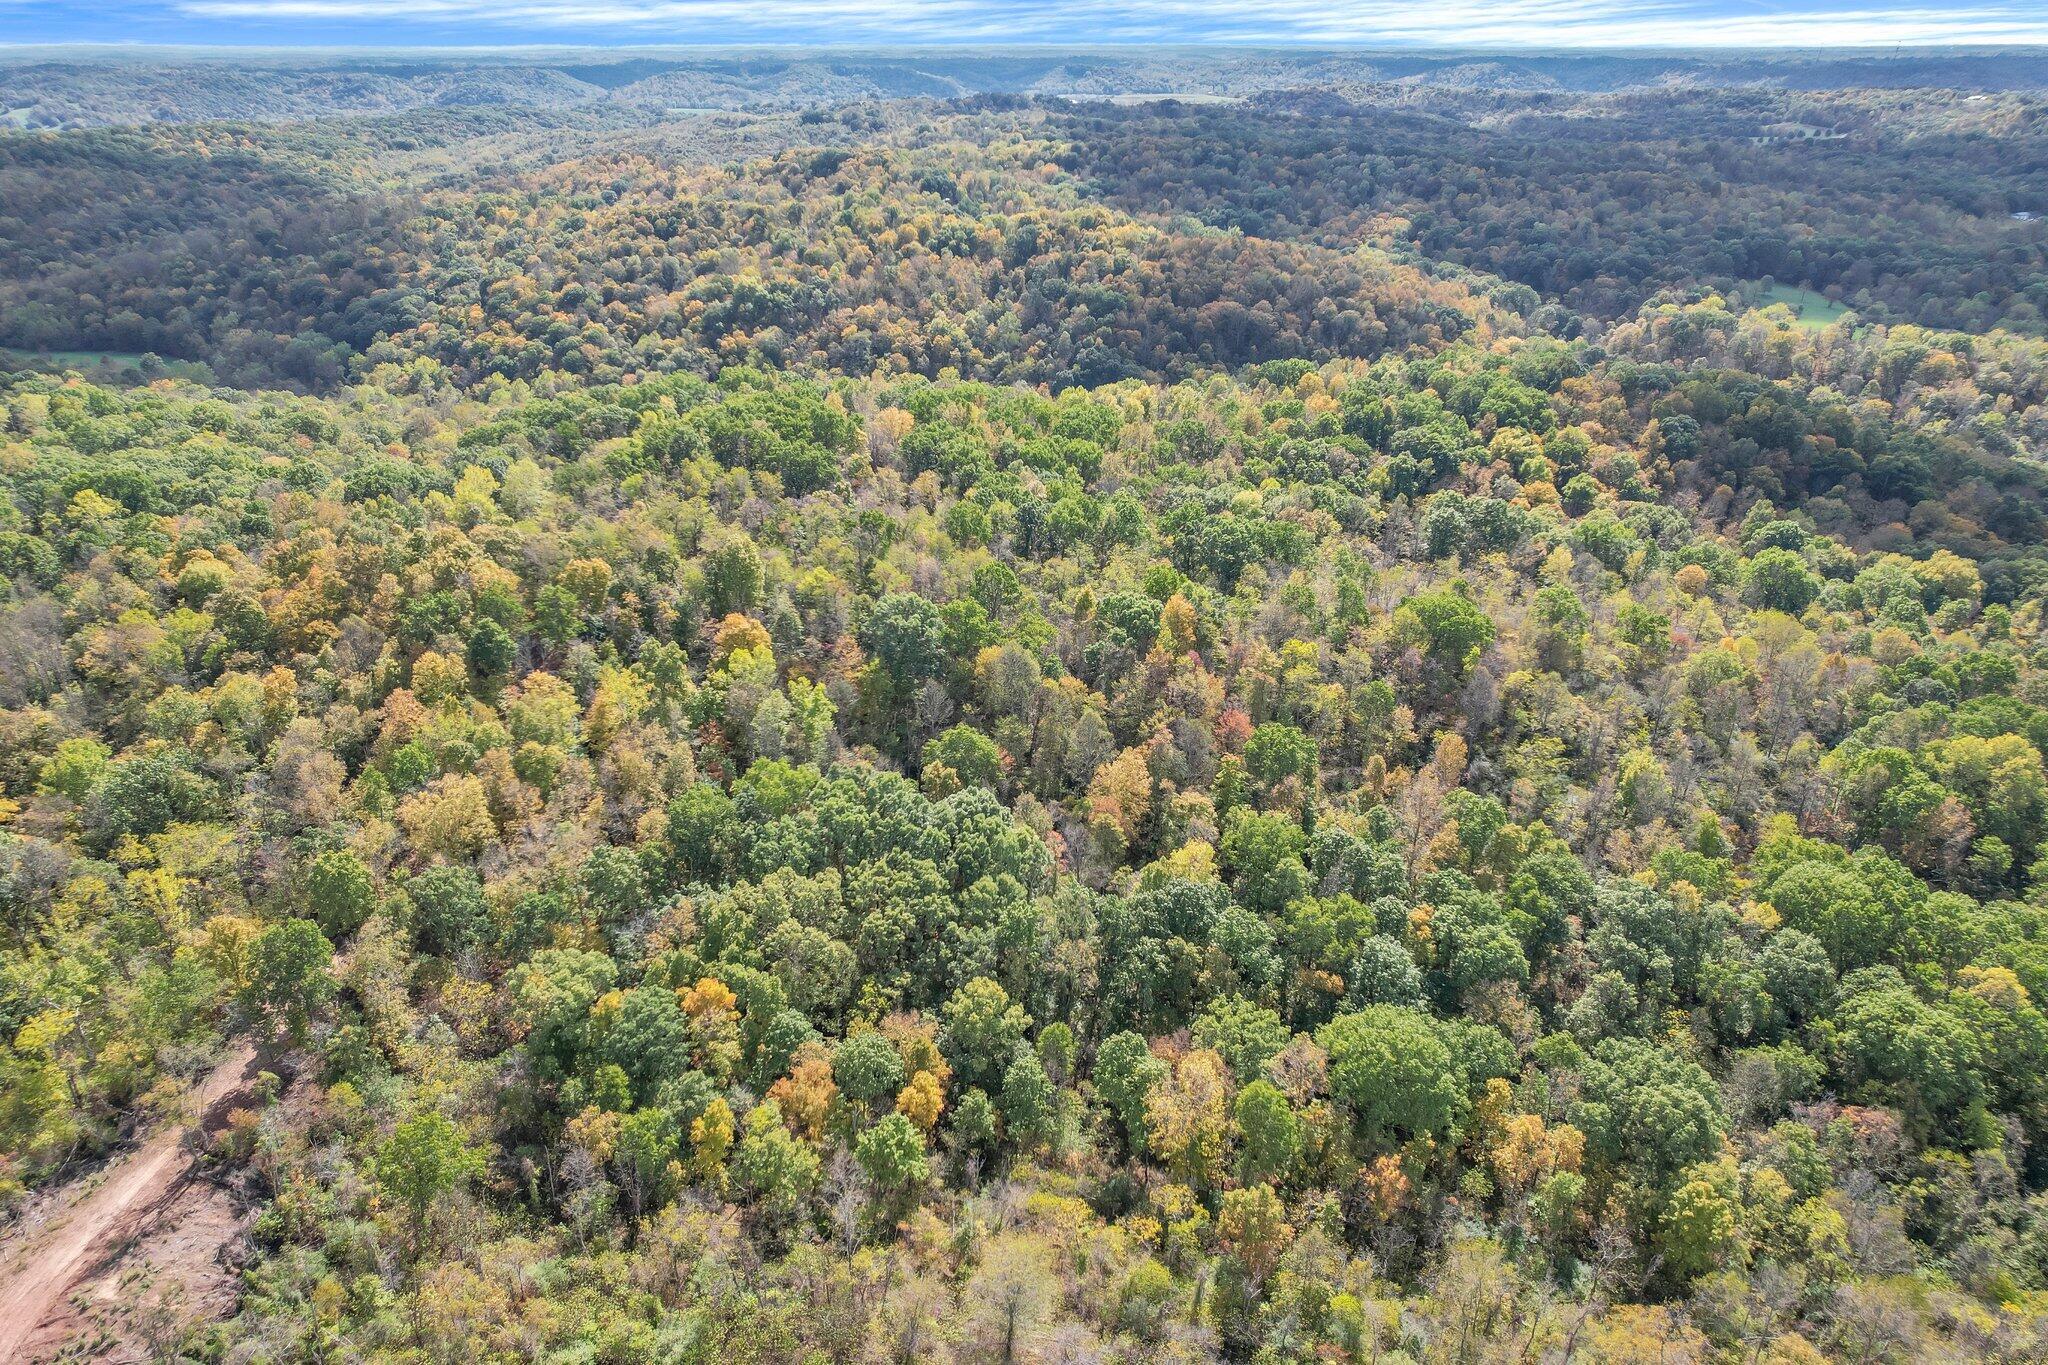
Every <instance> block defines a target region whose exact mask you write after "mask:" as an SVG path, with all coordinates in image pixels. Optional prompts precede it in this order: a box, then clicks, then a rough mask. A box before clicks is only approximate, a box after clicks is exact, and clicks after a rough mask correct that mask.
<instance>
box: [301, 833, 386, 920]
mask: <svg viewBox="0 0 2048 1365" xmlns="http://www.w3.org/2000/svg"><path fill="white" fill-rule="evenodd" d="M376 905H377V891H376V887H375V885H374V884H373V883H372V882H371V880H370V869H369V868H367V867H364V866H363V860H362V859H360V858H358V857H356V855H355V854H353V853H350V852H349V851H348V850H347V849H341V848H335V849H329V850H328V851H327V852H325V853H322V854H321V855H320V856H319V857H317V858H315V859H313V861H312V862H311V863H310V864H308V865H307V868H306V908H307V909H308V910H311V911H312V912H313V918H314V919H315V920H316V921H317V922H318V923H319V925H320V928H321V930H322V932H324V933H326V934H327V935H328V936H329V937H330V938H344V937H346V936H347V935H349V934H353V933H354V932H355V931H356V930H357V929H359V928H361V927H362V923H363V921H364V920H366V919H368V918H369V917H370V911H372V910H373V909H375V908H376Z"/></svg>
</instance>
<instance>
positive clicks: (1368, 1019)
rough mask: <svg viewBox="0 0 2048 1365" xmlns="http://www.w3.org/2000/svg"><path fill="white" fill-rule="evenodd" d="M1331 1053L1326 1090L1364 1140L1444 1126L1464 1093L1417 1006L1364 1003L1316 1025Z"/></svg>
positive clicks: (1427, 1132) (1421, 1133) (1375, 1143)
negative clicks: (1340, 1104)
mask: <svg viewBox="0 0 2048 1365" xmlns="http://www.w3.org/2000/svg"><path fill="white" fill-rule="evenodd" d="M1316 1042H1317V1044H1318V1045H1319V1046H1321V1048H1322V1049H1323V1051H1324V1052H1326V1053H1328V1054H1329V1058H1330V1093H1331V1094H1332V1095H1335V1096H1336V1097H1337V1098H1338V1099H1339V1100H1341V1101H1343V1103H1344V1105H1345V1107H1346V1108H1348V1109H1349V1110H1350V1111H1351V1115H1352V1118H1353V1120H1354V1121H1355V1122H1356V1123H1357V1125H1358V1128H1359V1131H1360V1133H1361V1134H1362V1135H1363V1136H1364V1138H1365V1140H1366V1142H1367V1144H1368V1145H1369V1146H1372V1147H1381V1146H1384V1145H1386V1144H1388V1143H1389V1142H1399V1141H1403V1140H1406V1139H1408V1138H1413V1137H1429V1136H1433V1135H1435V1134H1437V1133H1441V1132H1444V1131H1445V1130H1447V1129H1448V1128H1449V1127H1450V1126H1451V1124H1452V1122H1453V1121H1454V1120H1455V1118H1456V1117H1457V1114H1458V1112H1459V1110H1460V1108H1461V1107H1462V1106H1463V1104H1464V1101H1465V1094H1464V1087H1463V1085H1462V1074H1461V1072H1460V1070H1459V1067H1458V1064H1457V1063H1456V1062H1455V1061H1454V1060H1453V1059H1452V1057H1451V1053H1450V1049H1448V1048H1446V1047H1445V1046H1444V1044H1443V1041H1442V1040H1441V1039H1440V1038H1439V1037H1438V1035H1437V1031H1436V1029H1435V1028H1434V1027H1432V1025H1431V1023H1430V1019H1429V1016H1428V1015H1426V1014H1424V1013H1422V1012H1421V1011H1420V1010H1413V1009H1402V1008H1400V1007H1399V1006H1395V1005H1368V1006H1367V1007H1366V1008H1364V1009H1362V1010H1359V1011H1357V1012H1356V1013H1353V1014H1340V1015H1338V1016H1337V1017H1336V1018H1335V1019H1332V1020H1331V1021H1330V1022H1329V1023H1327V1024H1325V1025H1323V1027H1322V1028H1321V1029H1319V1030H1318V1031H1317V1033H1316Z"/></svg>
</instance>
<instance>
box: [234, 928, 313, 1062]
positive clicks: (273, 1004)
mask: <svg viewBox="0 0 2048 1365" xmlns="http://www.w3.org/2000/svg"><path fill="white" fill-rule="evenodd" d="M333 961H334V945H333V944H332V943H329V942H328V941H327V935H325V934H323V933H321V932H320V926H319V925H317V924H315V923H313V921H311V920H309V919H288V920H284V921H281V922H280V923H277V924H273V925H271V926H270V927H269V928H267V929H265V930H264V931H263V932H262V933H261V934H259V935H257V938H256V942H255V943H254V945H253V946H252V947H251V948H250V951H249V975H248V985H247V987H246V988H245V989H244V991H243V996H242V998H243V1002H244V1004H245V1005H246V1006H247V1007H248V1008H249V1009H250V1010H251V1011H252V1012H253V1013H255V1014H256V1015H257V1016H258V1017H260V1018H262V1019H263V1020H265V1021H266V1022H267V1023H268V1024H269V1025H270V1027H271V1028H272V1029H274V1030H275V1031H277V1032H278V1033H280V1034H282V1035H283V1036H284V1037H286V1038H288V1039H290V1040H291V1041H292V1042H293V1043H301V1042H304V1041H305V1037H306V1028H307V1025H308V1023H309V1022H310V1021H311V1018H312V1014H313V1012H314V1011H315V1010H317V1009H318V1008H319V1007H320V1006H321V1005H322V1004H324V1003H326V1001H327V999H328V998H329V997H330V996H332V995H333V994H334V978H333V977H332V976H331V975H329V974H328V967H329V966H330V965H331V964H332V963H333Z"/></svg>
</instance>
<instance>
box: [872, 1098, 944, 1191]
mask: <svg viewBox="0 0 2048 1365" xmlns="http://www.w3.org/2000/svg"><path fill="white" fill-rule="evenodd" d="M853 1155H854V1159H855V1160H856V1161H858V1162H860V1168H861V1170H862V1171H864V1172H865V1173H866V1174H867V1178H868V1179H869V1180H870V1181H871V1182H873V1184H874V1186H875V1188H876V1189H877V1190H879V1191H881V1192H882V1193H883V1195H884V1196H885V1198H887V1199H888V1200H889V1201H890V1202H895V1201H896V1200H897V1199H900V1198H901V1197H902V1196H904V1195H905V1194H907V1193H910V1192H912V1191H914V1190H916V1189H917V1188H918V1187H919V1186H921V1185H923V1184H924V1182H925V1181H926V1180H928V1179H930V1178H931V1166H930V1163H929V1162H928V1161H927V1160H926V1158H925V1151H924V1134H922V1133H920V1132H918V1131H917V1125H916V1124H914V1123H912V1122H911V1121H910V1120H909V1119H907V1118H905V1117H904V1116H903V1115H901V1114H890V1115H889V1116H888V1117H886V1118H884V1119H883V1120H882V1121H881V1122H880V1123H878V1124H876V1125H875V1126H874V1127H872V1128H870V1129H868V1130H867V1131H866V1132H864V1133H862V1134H861V1135H860V1137H859V1138H857V1139H856V1140H855V1141H854V1145H853Z"/></svg>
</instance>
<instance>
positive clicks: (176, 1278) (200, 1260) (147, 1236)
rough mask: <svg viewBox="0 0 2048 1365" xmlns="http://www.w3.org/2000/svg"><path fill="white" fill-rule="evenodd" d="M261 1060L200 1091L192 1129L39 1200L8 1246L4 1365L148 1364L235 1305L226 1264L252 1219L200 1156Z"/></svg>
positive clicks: (1, 1323)
mask: <svg viewBox="0 0 2048 1365" xmlns="http://www.w3.org/2000/svg"><path fill="white" fill-rule="evenodd" d="M256 1075H257V1067H256V1054H255V1052H254V1051H253V1050H252V1049H250V1048H248V1047H247V1046H239V1045H238V1046H237V1048H236V1049H235V1050H234V1051H233V1052H231V1053H230V1054H229V1055H228V1056H227V1058H226V1059H225V1060H223V1061H222V1062H221V1063H220V1065H218V1066H216V1067H215V1068H214V1069H213V1071H212V1072H211V1073H210V1074H209V1075H208V1076H207V1077H206V1078H205V1080H204V1081H202V1082H201V1083H200V1085H199V1088H198V1090H197V1091H196V1092H195V1093H194V1095H193V1097H192V1106H191V1107H192V1110H193V1111H194V1112H193V1114H192V1116H191V1118H190V1120H189V1121H187V1122H182V1123H171V1124H166V1125H165V1126H164V1127H162V1128H161V1129H159V1130H158V1131H157V1132H156V1133H155V1134H154V1135H153V1136H151V1137H149V1138H148V1139H146V1140H145V1141H144V1142H143V1143H142V1144H141V1145H140V1146H137V1147H135V1148H133V1149H131V1150H129V1151H128V1152H126V1153H124V1154H122V1155H120V1156H117V1157H115V1158H114V1159H113V1160H112V1161H110V1162H108V1163H107V1164H106V1165H105V1166H103V1167H101V1168H100V1169H99V1170H97V1171H94V1172H92V1173H91V1174H90V1175H86V1176H82V1177H80V1178H79V1179H77V1180H75V1181H73V1182H71V1183H70V1184H69V1185H68V1186H65V1187H63V1188H61V1189H59V1190H57V1191H55V1192H53V1193H52V1194H50V1195H47V1196H45V1197H43V1198H42V1199H39V1200H38V1201H37V1204H36V1207H35V1208H33V1209H32V1210H31V1211H30V1213H29V1214H28V1215H27V1216H26V1217H24V1218H23V1219H22V1221H21V1222H20V1223H19V1224H17V1225H16V1226H14V1227H12V1228H9V1229H8V1230H7V1232H6V1234H5V1236H4V1237H0V1361H48V1360H53V1359H57V1358H59V1357H66V1358H70V1357H74V1356H75V1357H76V1358H79V1359H91V1360H97V1361H113V1362H118V1361H140V1360H146V1359H149V1358H150V1354H151V1347H152V1346H153V1345H158V1346H160V1345H163V1344H167V1343H168V1342H169V1341H170V1340H173V1339H175V1337H176V1335H177V1334H178V1333H179V1332H181V1331H182V1330H183V1327H184V1325H185V1324H188V1323H190V1322H194V1321H197V1320H199V1319H201V1318H206V1317H215V1316H219V1315H220V1314H221V1313H224V1312H225V1311H226V1310H227V1309H228V1308H229V1307H231V1306H232V1304H233V1302H234V1275H233V1271H232V1269H231V1267H230V1266H229V1265H228V1263H227V1259H226V1255H227V1253H228V1252H229V1251H230V1250H231V1248H233V1247H234V1246H235V1245H236V1244H237V1243H238V1242H239V1241H240V1240H241V1237H242V1234H243V1233H244V1231H245V1230H246V1226H247V1219H246V1217H245V1216H244V1214H243V1213H242V1212H241V1211H240V1210H239V1209H238V1208H237V1206H236V1204H235V1201H234V1199H233V1198H232V1197H231V1196H230V1195H229V1193H228V1192H227V1191H226V1190H224V1189H222V1188H221V1187H219V1186H218V1185H216V1184H214V1183H213V1182H212V1181H210V1180H207V1179H205V1178H204V1176H203V1175H202V1173H201V1171H200V1165H199V1162H200V1154H201V1152H202V1151H203V1149H204V1147H205V1144H206V1142H207V1140H208V1139H210V1138H211V1137H212V1135H213V1134H215V1133H218V1132H219V1131H220V1130H221V1129H222V1128H224V1127H225V1126H226V1124H227V1121H228V1115H229V1113H230V1112H231V1111H233V1110H234V1109H236V1108H237V1107H241V1106H245V1105H248V1104H249V1103H250V1094H249V1092H250V1089H251V1087H252V1086H253V1084H254V1082H255V1079H256Z"/></svg>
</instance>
